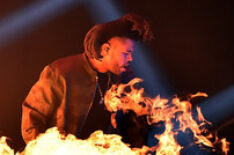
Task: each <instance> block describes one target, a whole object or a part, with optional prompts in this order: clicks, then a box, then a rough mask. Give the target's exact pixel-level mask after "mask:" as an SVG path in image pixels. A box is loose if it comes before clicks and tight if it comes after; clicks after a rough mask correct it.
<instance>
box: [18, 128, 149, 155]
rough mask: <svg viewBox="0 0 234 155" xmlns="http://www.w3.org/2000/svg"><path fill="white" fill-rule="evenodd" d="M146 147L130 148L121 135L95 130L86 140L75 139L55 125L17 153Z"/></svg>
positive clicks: (132, 152) (56, 154) (60, 154)
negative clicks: (63, 133)
mask: <svg viewBox="0 0 234 155" xmlns="http://www.w3.org/2000/svg"><path fill="white" fill-rule="evenodd" d="M147 149H148V148H147V147H143V148H141V149H137V148H135V149H131V148H130V147H129V146H128V145H127V144H125V143H123V142H122V141H121V136H119V135H114V134H109V135H107V134H103V132H102V131H100V130H98V131H95V132H94V133H92V134H91V135H90V137H89V138H88V139H86V140H81V139H77V138H76V137H75V136H74V135H71V134H69V135H68V136H64V135H61V134H60V133H59V131H58V130H57V128H56V127H54V128H50V129H48V130H47V131H46V133H45V134H41V135H39V136H38V137H37V139H35V140H32V141H30V142H29V143H28V144H27V146H26V148H25V150H24V151H23V152H22V153H18V155H42V154H47V155H64V154H68V155H77V154H86V155H89V154H90V155H94V154H95V155H96V154H97V155H99V154H100V155H101V154H117V155H118V154H129V155H137V154H138V155H140V154H146V151H147Z"/></svg>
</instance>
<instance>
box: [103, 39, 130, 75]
mask: <svg viewBox="0 0 234 155" xmlns="http://www.w3.org/2000/svg"><path fill="white" fill-rule="evenodd" d="M105 52H106V54H105V55H104V59H105V60H104V61H105V65H106V68H107V70H108V71H110V72H112V73H114V74H116V75H120V74H121V73H122V72H125V71H126V67H127V66H128V65H129V63H130V62H131V61H132V53H133V52H134V41H133V40H131V39H129V38H123V37H113V38H111V39H110V40H109V42H108V49H105Z"/></svg>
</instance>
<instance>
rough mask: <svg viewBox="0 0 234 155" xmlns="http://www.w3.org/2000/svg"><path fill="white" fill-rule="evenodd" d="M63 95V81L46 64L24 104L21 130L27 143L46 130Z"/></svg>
mask: <svg viewBox="0 0 234 155" xmlns="http://www.w3.org/2000/svg"><path fill="white" fill-rule="evenodd" d="M62 96H63V82H61V78H60V76H59V75H58V73H56V72H55V71H53V70H52V68H51V67H50V66H46V67H45V68H44V70H43V71H42V72H41V74H40V78H39V80H38V81H37V82H36V83H35V84H34V86H33V87H32V88H31V90H30V92H29V94H28V96H27V97H26V99H25V100H24V102H23V104H22V124H21V132H22V136H23V139H24V141H25V142H26V143H28V142H29V141H30V140H33V139H35V138H36V136H38V134H40V133H43V132H45V130H46V129H47V127H48V122H49V120H50V118H51V116H52V115H53V114H54V113H55V111H56V110H57V106H58V104H59V102H61V99H62Z"/></svg>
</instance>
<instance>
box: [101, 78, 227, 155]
mask: <svg viewBox="0 0 234 155" xmlns="http://www.w3.org/2000/svg"><path fill="white" fill-rule="evenodd" d="M139 82H142V80H141V79H139V78H135V79H133V80H132V81H130V82H129V83H128V84H120V85H119V86H117V85H113V86H112V87H111V89H110V90H108V91H107V93H106V95H105V105H106V107H107V109H108V110H109V111H111V112H114V113H115V112H117V111H118V110H123V112H127V111H128V110H132V111H134V112H135V113H136V114H137V115H138V116H141V115H147V121H148V124H150V125H151V124H155V123H159V122H164V124H165V131H164V133H163V134H161V135H155V138H157V139H158V140H159V144H158V145H157V146H155V149H156V152H157V155H158V154H159V155H177V154H180V151H181V149H182V148H183V147H182V146H180V145H179V144H178V143H177V141H176V139H175V137H176V136H177V135H178V133H179V132H183V133H187V132H192V135H193V143H195V144H198V145H200V146H202V145H204V146H207V147H210V148H213V150H214V151H215V147H214V145H215V144H216V143H221V144H222V150H223V152H224V153H225V154H227V152H228V146H229V143H228V142H227V141H226V140H219V139H218V138H217V137H216V139H218V140H216V141H215V142H212V141H211V138H213V135H212V134H211V133H209V131H208V130H207V129H206V128H205V127H204V125H206V124H211V123H210V122H209V121H207V120H206V119H205V118H204V116H203V115H202V112H201V109H200V107H196V112H197V120H195V119H194V118H193V117H194V116H193V112H192V110H193V109H192V104H191V103H190V102H189V101H181V100H180V99H179V98H178V97H174V98H173V99H172V100H171V101H169V100H167V99H163V98H160V96H156V97H155V98H149V97H146V96H144V89H143V88H141V89H136V88H134V86H135V85H136V84H137V83H139ZM198 96H202V97H207V96H208V95H207V94H205V93H201V92H198V93H197V94H194V95H190V98H195V97H198ZM173 120H174V121H173ZM175 124H179V125H178V127H176V125H175ZM191 145H193V144H191Z"/></svg>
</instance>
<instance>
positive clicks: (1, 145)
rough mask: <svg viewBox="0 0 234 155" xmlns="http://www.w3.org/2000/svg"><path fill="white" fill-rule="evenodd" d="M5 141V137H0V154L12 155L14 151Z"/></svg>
mask: <svg viewBox="0 0 234 155" xmlns="http://www.w3.org/2000/svg"><path fill="white" fill-rule="evenodd" d="M6 139H7V137H0V154H1V155H14V150H13V149H11V148H10V147H9V146H8V145H7V142H6Z"/></svg>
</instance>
